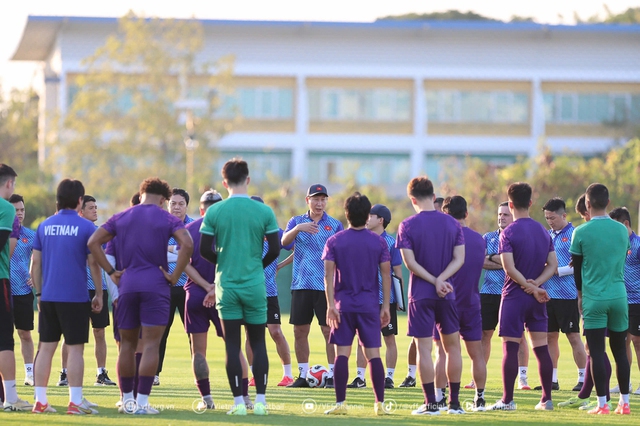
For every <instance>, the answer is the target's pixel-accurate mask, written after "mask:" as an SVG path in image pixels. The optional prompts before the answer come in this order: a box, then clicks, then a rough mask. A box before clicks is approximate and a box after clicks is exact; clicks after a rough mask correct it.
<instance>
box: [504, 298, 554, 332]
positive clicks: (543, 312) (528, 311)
mask: <svg viewBox="0 0 640 426" xmlns="http://www.w3.org/2000/svg"><path fill="white" fill-rule="evenodd" d="M499 318H500V319H499V324H500V337H513V338H517V339H519V338H521V337H522V332H523V331H524V329H525V327H526V329H527V330H528V331H530V332H531V331H533V332H538V331H539V332H544V333H546V332H547V328H548V327H547V323H548V318H547V307H546V306H545V304H544V303H538V301H537V300H536V299H535V298H534V297H533V296H531V295H528V294H522V295H521V296H519V297H516V298H512V299H505V298H504V297H503V298H502V301H501V302H500V313H499Z"/></svg>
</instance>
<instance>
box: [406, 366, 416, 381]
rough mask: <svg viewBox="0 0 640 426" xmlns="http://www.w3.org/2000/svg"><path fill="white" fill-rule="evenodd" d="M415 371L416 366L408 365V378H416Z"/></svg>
mask: <svg viewBox="0 0 640 426" xmlns="http://www.w3.org/2000/svg"><path fill="white" fill-rule="evenodd" d="M416 369H417V366H415V365H410V366H409V373H408V374H407V375H408V376H409V377H411V378H412V379H415V378H416Z"/></svg>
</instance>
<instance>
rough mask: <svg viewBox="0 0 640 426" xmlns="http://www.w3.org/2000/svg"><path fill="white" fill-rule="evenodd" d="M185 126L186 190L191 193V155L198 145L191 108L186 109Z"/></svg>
mask: <svg viewBox="0 0 640 426" xmlns="http://www.w3.org/2000/svg"><path fill="white" fill-rule="evenodd" d="M185 126H186V128H187V135H186V137H185V138H184V147H185V148H186V160H187V167H186V174H187V176H186V177H187V185H186V190H187V192H188V193H190V194H191V193H192V192H191V190H192V189H193V173H194V166H193V160H194V158H193V157H194V151H195V150H196V148H197V147H198V141H197V140H196V139H195V123H194V119H193V112H192V111H191V109H188V110H187V111H186V122H185Z"/></svg>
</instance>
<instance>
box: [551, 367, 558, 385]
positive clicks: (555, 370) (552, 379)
mask: <svg viewBox="0 0 640 426" xmlns="http://www.w3.org/2000/svg"><path fill="white" fill-rule="evenodd" d="M551 381H552V382H557V381H558V369H557V368H554V369H553V377H552V378H551Z"/></svg>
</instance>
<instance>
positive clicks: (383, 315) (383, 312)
mask: <svg viewBox="0 0 640 426" xmlns="http://www.w3.org/2000/svg"><path fill="white" fill-rule="evenodd" d="M390 322H391V313H390V312H389V307H388V306H387V307H384V306H383V307H382V308H380V328H384V327H386V326H387V325H389V323H390Z"/></svg>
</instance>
